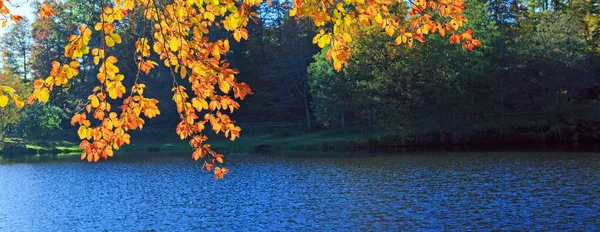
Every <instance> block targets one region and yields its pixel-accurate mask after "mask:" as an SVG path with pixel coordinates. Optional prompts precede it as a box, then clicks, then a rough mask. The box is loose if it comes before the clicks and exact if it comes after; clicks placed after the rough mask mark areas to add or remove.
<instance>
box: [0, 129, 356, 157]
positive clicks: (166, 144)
mask: <svg viewBox="0 0 600 232" xmlns="http://www.w3.org/2000/svg"><path fill="white" fill-rule="evenodd" d="M209 138H210V139H209V141H208V143H210V144H211V145H212V148H213V149H214V150H216V151H218V152H224V153H228V152H265V151H313V150H315V151H316V150H344V149H345V148H347V147H349V146H351V145H353V146H357V145H359V144H363V143H364V142H365V141H366V139H365V136H363V133H362V132H361V131H360V129H358V128H348V129H336V130H326V131H315V132H310V133H297V134H287V133H262V134H256V135H242V137H241V138H238V139H236V140H235V141H233V142H232V141H229V140H228V139H225V138H222V137H220V136H219V135H209ZM131 142H132V143H131V144H130V145H127V146H123V147H122V148H121V151H127V152H140V151H142V152H143V151H145V152H168V153H179V152H190V151H191V148H190V147H189V145H188V142H187V140H184V141H181V140H179V139H178V138H177V137H176V136H175V135H174V136H173V137H172V138H168V139H153V138H145V137H136V136H135V135H133V136H132V141H131ZM78 145H79V141H59V140H23V139H14V138H11V139H4V141H3V146H2V148H1V149H0V153H5V154H7V153H10V154H27V155H36V154H44V153H47V154H79V152H80V151H81V149H80V148H79V147H78Z"/></svg>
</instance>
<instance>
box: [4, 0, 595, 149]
mask: <svg viewBox="0 0 600 232" xmlns="http://www.w3.org/2000/svg"><path fill="white" fill-rule="evenodd" d="M49 2H50V4H51V5H52V6H53V7H54V9H56V11H57V17H53V18H50V19H44V18H34V19H28V20H25V21H24V22H22V23H20V24H17V25H11V26H10V28H9V30H8V32H7V33H5V35H4V36H3V37H2V38H0V49H1V58H2V59H1V60H0V61H1V63H2V70H1V72H0V85H3V84H8V85H10V86H17V88H16V89H17V91H18V92H20V93H21V94H22V95H27V93H28V92H29V91H30V89H31V86H30V85H31V84H32V80H34V79H35V78H43V77H46V76H48V75H49V71H50V69H51V67H52V66H51V61H53V60H61V59H62V54H63V47H64V46H65V44H66V38H67V36H68V35H70V34H72V33H73V31H75V30H76V27H77V25H79V24H80V23H87V22H90V21H93V20H97V19H96V18H93V17H95V15H97V14H91V13H90V12H99V10H100V9H99V8H98V6H94V5H93V4H87V2H85V1H82V0H66V1H49ZM34 5H35V3H34ZM37 7H40V6H39V5H35V6H34V8H37ZM288 10H289V7H287V4H285V3H280V2H273V6H271V7H266V6H265V7H261V8H260V9H259V12H260V16H261V19H260V21H258V22H257V23H250V24H249V26H248V31H249V39H248V40H247V41H243V42H241V43H232V49H231V50H232V51H231V52H230V53H229V54H228V56H227V57H228V60H229V61H230V62H231V63H232V66H233V67H235V68H237V69H239V70H240V74H239V76H238V79H239V80H241V81H244V82H247V83H248V84H249V85H250V86H251V87H252V89H253V91H254V93H255V94H254V95H251V96H249V97H247V98H246V100H244V101H242V102H241V108H240V110H239V111H237V112H236V113H235V114H234V115H233V117H232V118H233V119H234V120H237V122H238V123H239V124H240V126H241V127H242V138H243V137H244V136H250V137H252V136H257V135H264V134H271V135H274V136H277V137H293V136H297V135H306V134H311V133H321V134H327V133H322V132H327V131H332V132H335V133H344V134H352V135H354V136H355V137H356V138H358V140H357V141H358V143H362V142H364V143H378V144H379V145H381V146H398V145H417V144H421V145H423V144H427V145H431V144H436V145H440V144H443V145H456V144H485V143H514V142H523V143H543V142H552V143H555V142H568V143H571V142H596V141H598V140H599V139H600V119H599V118H598V116H600V102H599V99H600V98H599V97H600V62H599V61H600V59H599V58H600V56H599V55H600V39H599V37H600V29H599V28H598V23H599V20H600V16H599V13H600V5H599V4H598V2H597V1H596V0H568V1H565V0H552V1H550V0H542V1H540V0H488V1H479V0H469V1H467V6H466V11H465V15H466V16H467V17H468V18H469V23H468V24H467V25H466V26H465V28H471V29H472V30H473V31H474V33H475V35H476V37H477V38H479V39H480V40H481V41H482V42H483V46H482V47H480V48H476V49H475V50H474V51H473V52H467V51H465V50H464V49H462V48H461V47H460V46H459V45H456V44H449V43H448V41H447V39H448V36H447V37H446V38H438V37H436V36H430V37H426V39H427V40H428V41H427V43H425V44H421V43H415V44H414V47H413V48H408V47H406V46H395V45H394V44H393V43H394V41H393V39H391V38H390V37H389V36H387V35H385V33H384V32H381V31H379V30H377V29H369V28H367V29H364V30H361V31H356V32H355V33H356V35H355V36H353V37H354V38H355V39H354V41H353V42H352V48H353V49H354V50H353V55H352V57H351V58H350V60H349V62H348V66H347V67H345V68H344V69H343V70H342V71H341V72H335V71H334V70H333V67H332V64H331V62H329V61H327V60H326V58H325V54H324V52H322V51H321V50H320V49H319V48H318V46H316V45H313V44H312V38H313V37H314V35H315V33H316V31H315V29H314V28H313V27H312V24H311V23H310V22H303V21H296V20H294V19H290V18H289V17H288V16H287V15H288ZM134 18H136V17H129V18H128V19H127V20H124V21H123V22H122V23H120V24H119V27H120V30H121V31H124V32H127V33H124V34H123V36H122V39H123V43H122V44H121V46H117V47H115V48H112V49H113V51H112V54H114V55H115V56H117V58H118V59H119V60H120V63H122V65H121V66H120V67H121V73H123V74H125V76H126V77H132V76H134V73H135V70H136V67H135V63H134V60H133V57H134V56H133V53H134V52H135V49H134V47H135V46H134V43H135V38H138V37H139V33H142V31H144V30H143V28H141V27H143V24H142V23H140V22H137V21H135V20H134ZM211 30H213V31H215V33H218V31H219V30H221V29H220V28H216V27H215V28H212V29H211ZM147 31H150V30H147ZM94 43H96V44H97V43H100V40H99V39H98V38H94V37H93V38H92V41H90V44H91V46H93V44H94ZM154 60H159V59H158V57H154ZM80 63H81V71H80V76H79V77H78V78H77V79H76V80H73V81H71V82H70V86H69V87H68V89H69V90H68V91H67V90H66V89H63V90H58V93H55V94H53V97H52V98H51V99H50V101H49V102H48V103H47V104H35V105H33V106H27V107H26V108H25V109H24V110H20V111H19V110H17V109H15V108H14V106H9V107H7V108H2V109H0V137H11V138H15V137H16V138H25V139H29V140H40V139H50V140H51V139H61V140H69V139H72V140H73V141H76V140H77V139H76V136H77V133H76V132H75V131H76V128H72V127H71V126H70V125H69V118H70V116H71V115H72V114H73V113H75V112H77V111H79V110H81V109H82V108H83V107H84V106H85V103H86V101H87V100H86V97H87V96H88V95H89V91H90V90H91V88H93V86H95V85H97V84H98V83H97V79H96V77H95V72H94V69H96V68H95V66H94V64H93V61H92V57H91V56H84V58H83V59H82V60H81V62H80ZM169 75H170V74H169V72H168V70H165V69H158V70H154V71H152V72H151V73H150V74H149V75H148V76H145V77H143V78H142V82H143V83H145V84H146V85H147V86H148V89H147V91H146V95H147V96H149V97H153V98H156V99H158V100H159V101H160V103H159V107H160V108H161V115H160V116H159V117H157V118H155V119H152V120H148V122H147V126H146V127H145V128H144V129H143V130H142V131H140V132H135V133H133V136H132V138H133V139H132V140H133V142H134V143H135V142H136V141H144V140H146V141H164V140H177V139H178V138H177V136H176V134H175V132H174V130H175V129H174V128H175V125H176V123H177V122H178V120H179V115H178V114H177V113H176V110H175V104H174V102H173V101H172V100H171V98H172V92H171V87H172V80H171V77H170V76H169ZM127 81H129V83H128V82H127ZM132 82H133V78H126V79H125V80H124V82H123V83H124V84H129V86H131V84H132ZM128 88H130V87H128ZM55 91H56V90H55ZM330 134H331V133H330ZM361 141H362V142H361Z"/></svg>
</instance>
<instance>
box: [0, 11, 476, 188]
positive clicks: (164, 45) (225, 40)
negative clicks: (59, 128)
mask: <svg viewBox="0 0 600 232" xmlns="http://www.w3.org/2000/svg"><path fill="white" fill-rule="evenodd" d="M9 3H10V1H9V0H0V14H1V15H2V16H4V18H3V19H0V20H2V24H3V26H5V25H6V22H7V20H8V19H10V20H13V21H16V22H18V21H20V20H22V19H23V18H22V17H21V16H18V15H15V14H12V13H11V12H10V9H9V8H8V7H7V4H9ZM261 3H262V0H243V1H233V0H173V1H164V0H115V1H100V3H99V4H100V5H99V7H98V8H97V9H99V10H98V11H99V12H96V13H95V14H90V17H89V18H88V19H87V20H88V22H87V23H83V24H80V25H79V26H78V27H77V29H76V31H75V33H74V34H72V35H71V36H69V37H68V42H67V44H66V46H65V47H64V54H63V55H64V59H63V60H57V61H54V62H53V63H52V68H51V71H50V75H49V76H48V77H46V78H40V79H37V80H35V81H34V83H33V89H34V90H33V92H32V94H31V95H30V96H29V97H28V103H29V104H32V103H34V102H36V101H39V102H47V101H48V100H49V99H50V95H51V93H52V92H53V91H54V90H55V89H56V88H57V87H61V86H66V85H67V84H68V83H69V82H70V81H71V80H72V79H73V78H74V77H77V76H78V75H79V73H80V71H81V70H82V68H81V66H82V63H81V62H82V59H83V58H84V57H90V56H91V57H93V63H94V65H96V67H97V75H96V77H97V80H98V85H97V86H95V87H94V88H93V89H92V92H91V94H89V95H88V97H87V100H88V102H87V103H86V104H85V106H84V107H82V108H81V109H80V110H79V111H78V112H76V113H75V115H74V116H73V117H72V119H71V124H72V125H73V126H78V127H79V130H78V135H79V137H80V138H81V140H82V141H81V144H80V147H81V148H82V149H83V153H82V155H81V159H87V160H88V161H90V162H92V161H94V162H97V161H98V160H99V159H100V158H104V159H107V158H108V157H111V156H113V153H114V150H118V149H119V148H120V147H121V146H123V145H124V144H129V143H130V134H129V131H131V130H137V129H141V128H143V126H144V124H145V119H146V118H147V119H151V118H154V117H156V116H157V115H159V114H160V111H159V108H158V106H157V104H158V100H156V99H153V98H149V97H146V96H145V95H144V94H145V89H146V85H145V84H143V83H142V81H140V78H141V77H142V75H144V74H146V75H148V74H149V73H150V72H151V71H152V70H153V69H155V68H156V67H157V66H159V63H161V64H162V65H164V66H165V67H166V68H167V69H168V70H169V71H170V74H171V77H172V83H173V87H172V88H171V91H172V92H173V97H172V99H173V101H174V102H175V103H176V106H177V107H176V108H177V113H178V114H179V117H180V122H179V124H178V125H177V127H176V133H177V134H178V135H179V137H180V138H181V139H182V140H183V139H189V140H190V142H189V143H190V145H191V147H192V148H193V149H194V152H193V153H192V157H193V158H194V159H195V160H198V159H204V160H205V164H204V168H206V169H207V170H209V171H212V170H214V174H215V176H216V177H217V178H221V177H223V175H224V174H226V173H227V172H228V170H227V169H226V168H222V167H217V165H218V164H220V163H222V162H223V155H222V154H219V153H217V152H215V151H213V150H212V149H211V147H210V144H207V143H205V141H206V140H207V139H208V138H207V136H206V135H204V130H205V127H206V126H210V128H211V129H212V130H213V131H214V132H215V133H216V134H219V133H222V134H223V135H224V136H225V137H227V138H229V139H230V140H235V139H236V138H237V137H239V136H240V131H241V128H240V127H239V126H237V125H236V124H235V121H233V120H232V119H231V118H230V116H229V114H231V113H233V112H234V111H236V110H237V109H238V108H239V106H240V105H239V103H238V99H239V100H242V99H244V98H245V97H246V96H247V95H248V94H252V91H251V89H250V87H249V86H248V85H247V84H246V83H244V82H240V81H238V80H237V79H236V74H238V70H236V69H233V68H231V67H230V63H229V62H228V61H227V60H226V59H225V56H226V54H227V53H228V51H229V50H230V48H231V44H230V42H231V40H232V39H233V40H235V41H237V42H240V41H241V40H243V39H246V40H247V39H248V30H247V29H246V28H247V26H248V23H249V21H250V20H256V19H257V18H258V14H257V13H256V9H257V8H258V6H259V5H260V4H261ZM291 5H292V9H291V10H290V11H289V16H291V17H296V18H300V17H308V18H310V19H311V21H312V22H313V23H314V25H315V26H316V27H317V29H318V31H319V33H318V34H316V36H315V37H314V38H313V41H312V42H313V43H314V44H317V45H318V46H319V47H321V48H324V47H325V46H328V47H329V49H328V50H327V52H326V58H327V60H330V61H331V62H332V63H333V67H334V69H335V70H337V71H339V70H340V69H341V68H342V67H343V66H344V65H346V63H347V60H348V59H349V57H350V54H351V50H352V49H351V48H350V47H351V46H350V43H351V42H352V40H353V37H355V34H356V33H357V32H356V30H357V29H358V28H361V27H378V28H380V30H383V31H385V34H387V35H388V36H390V37H392V38H393V40H394V41H395V43H396V44H397V45H401V44H406V45H407V46H408V47H413V43H414V41H415V40H416V41H419V42H421V43H424V42H425V41H426V36H427V35H429V34H438V35H440V36H441V37H445V36H449V42H450V43H457V44H461V45H462V47H463V48H464V49H468V50H472V49H473V48H474V47H475V46H481V42H480V41H479V40H476V39H474V38H473V32H472V31H471V30H466V31H459V29H460V28H461V27H462V26H463V24H465V22H467V18H466V17H465V16H464V15H463V9H464V6H465V3H464V1H462V0H430V1H428V0H416V1H414V2H411V5H410V7H409V8H408V12H407V8H406V7H403V6H405V4H404V3H403V2H402V1H401V0H396V1H392V0H369V1H365V0H344V1H333V0H294V1H293V2H292V4H291ZM39 14H40V16H41V17H46V18H48V17H53V16H55V15H56V12H55V10H54V9H53V8H52V7H51V6H50V5H49V4H48V3H47V2H43V3H42V5H41V7H40V8H39ZM128 18H135V19H134V20H137V22H140V23H141V25H142V26H141V27H140V31H138V32H136V36H137V39H136V40H135V41H136V42H135V64H136V67H137V73H136V75H135V76H131V77H125V76H124V75H123V74H122V72H121V70H120V68H119V65H118V64H119V62H120V61H119V60H118V59H117V58H116V57H115V56H113V55H111V54H112V53H114V52H115V51H116V49H117V47H118V46H119V45H120V44H122V42H123V39H122V36H124V34H125V33H128V32H124V31H120V23H122V22H123V21H124V20H126V19H128ZM217 30H224V31H225V32H224V33H215V31H217ZM96 39H97V40H100V41H101V43H100V46H96V47H90V41H91V40H96ZM126 78H130V79H131V80H133V81H132V82H130V83H133V84H132V85H131V86H127V87H126V86H125V84H124V80H125V79H126ZM185 81H187V82H189V86H191V88H190V89H187V88H186V87H184V85H183V84H182V83H183V82H185ZM125 83H126V82H125ZM128 88H129V89H130V90H129V91H128V90H127V89H128ZM0 89H1V90H2V91H0V106H2V107H4V106H6V105H7V103H8V100H9V97H10V98H12V99H13V100H14V102H15V105H17V106H18V107H23V105H24V101H23V99H22V98H21V97H20V95H18V94H16V93H15V91H14V90H13V89H12V88H11V87H9V86H0Z"/></svg>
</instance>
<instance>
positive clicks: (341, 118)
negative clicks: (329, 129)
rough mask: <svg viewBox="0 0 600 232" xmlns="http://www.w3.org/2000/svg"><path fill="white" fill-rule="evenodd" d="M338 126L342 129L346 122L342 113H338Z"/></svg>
mask: <svg viewBox="0 0 600 232" xmlns="http://www.w3.org/2000/svg"><path fill="white" fill-rule="evenodd" d="M340 126H341V127H342V129H343V128H345V127H346V121H345V119H344V111H342V112H341V113H340Z"/></svg>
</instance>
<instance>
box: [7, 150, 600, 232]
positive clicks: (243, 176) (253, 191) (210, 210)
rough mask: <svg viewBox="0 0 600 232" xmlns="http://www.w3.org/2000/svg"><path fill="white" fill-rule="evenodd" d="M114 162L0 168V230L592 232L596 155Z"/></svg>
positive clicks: (599, 210) (598, 176) (598, 189)
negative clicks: (217, 167)
mask: <svg viewBox="0 0 600 232" xmlns="http://www.w3.org/2000/svg"><path fill="white" fill-rule="evenodd" d="M116 155H117V156H116V157H114V158H113V159H112V160H108V161H103V162H99V163H97V164H93V163H87V162H82V161H78V160H77V159H78V157H75V160H73V159H72V158H61V159H57V160H43V161H39V160H37V161H35V162H15V163H11V164H0V231H56V230H61V231H65V230H66V231H73V230H78V231H79V230H84V231H105V230H106V231H122V230H126V231H137V230H142V231H149V230H156V231H173V230H184V231H187V230H203V231H204V230H225V231H240V230H251V231H290V230H291V231H298V230H302V231H310V230H317V231H330V230H341V231H363V230H368V231H370V230H383V231H398V230H411V231H415V230H417V231H423V230H461V231H467V230H481V229H500V230H543V231H546V230H567V229H579V230H599V229H600V154H593V153H566V152H550V153H532V152H527V153H514V152H499V153H442V152H438V153H409V154H368V153H365V154H352V155H348V156H340V155H337V156H333V157H331V156H329V157H322V156H320V155H314V154H311V155H298V154H293V155H285V154H279V155H230V156H227V157H226V158H227V159H226V165H225V166H226V167H228V168H229V169H230V174H228V175H226V177H225V178H224V179H220V180H215V179H214V177H213V175H212V174H209V173H207V172H206V171H202V170H201V167H202V163H200V162H194V161H193V160H192V159H191V158H190V156H189V155H188V154H185V155H180V156H171V155H168V156H167V155H162V156H156V155H148V157H139V156H118V155H119V154H116Z"/></svg>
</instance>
